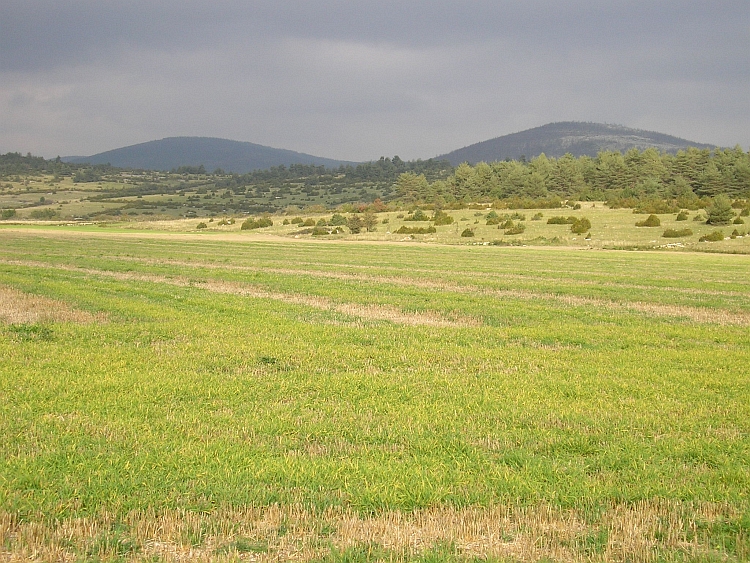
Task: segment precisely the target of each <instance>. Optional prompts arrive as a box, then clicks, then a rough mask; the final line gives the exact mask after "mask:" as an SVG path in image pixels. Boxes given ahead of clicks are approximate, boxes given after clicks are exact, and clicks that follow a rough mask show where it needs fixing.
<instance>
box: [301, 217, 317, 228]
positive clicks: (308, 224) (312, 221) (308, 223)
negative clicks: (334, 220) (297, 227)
mask: <svg viewBox="0 0 750 563" xmlns="http://www.w3.org/2000/svg"><path fill="white" fill-rule="evenodd" d="M302 226H303V227H314V226H315V219H313V218H312V217H310V218H309V219H305V221H304V222H303V223H302Z"/></svg>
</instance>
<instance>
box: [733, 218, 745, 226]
mask: <svg viewBox="0 0 750 563" xmlns="http://www.w3.org/2000/svg"><path fill="white" fill-rule="evenodd" d="M732 224H733V225H744V224H745V221H744V220H743V219H742V218H741V217H735V218H734V221H732Z"/></svg>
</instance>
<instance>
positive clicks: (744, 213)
mask: <svg viewBox="0 0 750 563" xmlns="http://www.w3.org/2000/svg"><path fill="white" fill-rule="evenodd" d="M11 211H12V210H11ZM740 217H750V207H746V208H745V209H743V210H742V211H740Z"/></svg>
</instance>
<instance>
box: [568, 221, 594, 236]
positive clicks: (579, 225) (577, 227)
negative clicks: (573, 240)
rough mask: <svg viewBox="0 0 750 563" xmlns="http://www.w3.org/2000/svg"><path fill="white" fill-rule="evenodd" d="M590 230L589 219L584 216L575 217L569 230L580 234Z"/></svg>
mask: <svg viewBox="0 0 750 563" xmlns="http://www.w3.org/2000/svg"><path fill="white" fill-rule="evenodd" d="M590 230H591V221H589V220H588V219H587V218H586V217H581V218H580V219H576V221H575V223H573V224H572V225H571V226H570V231H571V232H572V233H575V234H577V235H582V234H583V233H586V232H588V231H590Z"/></svg>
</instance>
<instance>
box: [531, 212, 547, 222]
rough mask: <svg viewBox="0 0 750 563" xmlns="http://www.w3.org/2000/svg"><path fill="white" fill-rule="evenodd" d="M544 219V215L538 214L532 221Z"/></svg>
mask: <svg viewBox="0 0 750 563" xmlns="http://www.w3.org/2000/svg"><path fill="white" fill-rule="evenodd" d="M542 217H544V213H537V214H536V215H534V216H533V217H532V218H531V220H532V221H541V220H542Z"/></svg>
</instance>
